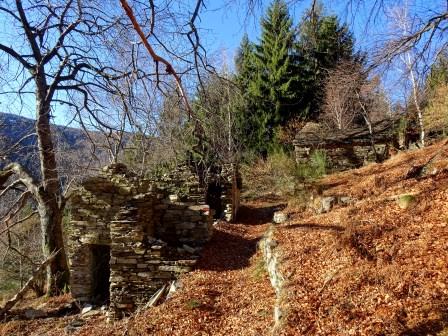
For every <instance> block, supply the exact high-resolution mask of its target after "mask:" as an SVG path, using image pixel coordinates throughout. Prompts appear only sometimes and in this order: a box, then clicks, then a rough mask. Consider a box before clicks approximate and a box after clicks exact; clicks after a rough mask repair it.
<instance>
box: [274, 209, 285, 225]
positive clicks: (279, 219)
mask: <svg viewBox="0 0 448 336" xmlns="http://www.w3.org/2000/svg"><path fill="white" fill-rule="evenodd" d="M272 220H273V222H274V223H276V224H281V223H284V222H286V221H287V220H288V215H287V214H285V213H284V212H281V211H277V212H274V217H273V219H272Z"/></svg>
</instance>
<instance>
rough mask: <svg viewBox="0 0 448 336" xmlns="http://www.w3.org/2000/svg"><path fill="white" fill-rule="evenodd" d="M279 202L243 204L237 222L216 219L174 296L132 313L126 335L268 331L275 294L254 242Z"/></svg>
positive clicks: (236, 333)
mask: <svg viewBox="0 0 448 336" xmlns="http://www.w3.org/2000/svg"><path fill="white" fill-rule="evenodd" d="M277 206H278V204H272V203H264V202H262V203H260V202H257V203H249V204H245V205H243V206H242V207H241V211H240V213H239V217H238V221H237V223H232V224H229V223H220V224H218V225H217V226H216V227H215V232H214V236H213V239H212V241H211V242H210V243H209V244H208V246H207V248H206V249H205V250H204V252H203V254H202V256H201V259H200V261H199V263H198V267H197V269H196V271H194V272H192V273H189V274H186V275H185V276H184V278H183V279H182V289H181V291H179V293H178V295H176V296H174V297H173V298H172V299H171V300H169V301H168V302H166V303H165V304H163V305H161V306H159V307H157V308H155V309H152V310H150V311H148V312H147V313H145V314H142V317H141V318H139V317H138V318H136V319H135V320H134V321H133V327H132V328H130V329H129V331H130V332H129V334H130V335H132V331H133V330H135V331H137V330H140V331H144V332H145V333H147V334H150V335H267V334H269V332H270V330H271V328H272V322H273V311H272V309H273V306H274V301H275V293H274V291H273V289H272V287H271V285H270V283H269V280H268V278H267V274H266V272H265V271H264V265H263V262H262V256H261V253H260V252H259V251H257V243H258V242H259V240H260V239H261V238H262V236H263V234H264V233H265V232H266V230H267V228H268V225H269V223H270V222H271V219H272V214H273V212H274V211H275V209H276V208H277ZM136 334H138V333H136Z"/></svg>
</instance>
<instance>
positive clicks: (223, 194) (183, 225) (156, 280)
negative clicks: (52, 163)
mask: <svg viewBox="0 0 448 336" xmlns="http://www.w3.org/2000/svg"><path fill="white" fill-rule="evenodd" d="M240 187H241V179H240V177H239V175H238V172H237V170H236V169H235V167H234V166H232V165H228V166H225V167H223V168H222V169H221V170H220V171H219V172H218V173H215V174H210V176H209V178H208V181H207V184H206V186H205V187H204V186H201V183H200V182H199V178H198V176H197V174H194V173H192V171H191V170H190V169H189V168H188V167H187V166H184V167H179V168H178V169H176V170H175V171H174V172H173V173H172V174H170V175H169V176H165V177H164V178H162V179H161V180H159V181H156V182H154V181H151V180H148V179H141V178H138V177H136V176H135V175H133V174H132V173H131V172H129V171H128V170H127V168H126V166H124V165H122V164H114V165H110V166H108V167H105V168H104V169H103V170H102V172H101V173H100V174H99V175H98V176H95V177H90V178H88V179H87V180H86V181H84V182H83V183H82V185H81V186H80V187H79V188H77V189H76V190H75V191H74V192H73V194H72V197H71V222H70V224H71V225H70V228H71V232H70V235H69V242H68V245H69V260H70V272H71V292H72V295H73V298H74V299H76V300H78V301H79V302H81V303H93V304H104V303H109V312H108V314H109V317H110V318H111V319H114V318H121V317H123V316H124V315H126V314H129V313H131V312H132V311H134V310H135V309H136V308H137V307H139V306H141V305H144V304H146V303H147V302H148V300H150V298H151V297H152V296H153V295H154V294H155V293H156V292H157V291H158V290H160V289H161V288H162V287H164V286H166V285H167V284H168V283H169V282H171V281H173V280H175V279H176V278H177V276H178V275H179V274H181V273H184V272H188V271H190V270H191V269H192V268H193V266H194V265H195V263H196V260H197V258H198V252H199V251H200V249H201V247H202V246H203V245H204V244H205V243H207V242H208V241H209V240H210V238H211V235H212V228H213V225H212V224H213V217H215V218H219V217H221V218H224V219H226V220H227V221H232V220H233V219H234V218H235V216H236V213H237V211H238V206H239V192H240Z"/></svg>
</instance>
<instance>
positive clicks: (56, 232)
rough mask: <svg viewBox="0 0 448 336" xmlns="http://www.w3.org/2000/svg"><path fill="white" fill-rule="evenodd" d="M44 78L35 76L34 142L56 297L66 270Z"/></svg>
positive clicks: (45, 240) (44, 237)
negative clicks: (55, 253) (40, 179)
mask: <svg viewBox="0 0 448 336" xmlns="http://www.w3.org/2000/svg"><path fill="white" fill-rule="evenodd" d="M47 94H48V89H47V84H46V81H45V77H44V76H39V75H38V76H36V97H37V99H36V109H37V116H36V119H37V124H36V131H37V135H38V136H37V139H38V149H39V161H40V166H41V174H42V177H41V178H42V185H41V189H40V190H39V198H38V211H39V215H40V223H41V231H42V249H43V254H44V257H45V258H48V257H49V256H50V255H51V254H52V253H53V252H54V251H60V253H58V255H57V256H56V257H55V258H54V259H52V260H51V261H50V263H49V265H48V268H47V279H46V285H47V295H55V294H58V293H59V292H60V291H61V290H63V289H64V288H65V287H66V286H67V285H68V280H69V269H68V263H67V258H66V253H65V249H64V239H63V232H62V215H63V214H62V212H63V206H64V202H63V196H62V191H61V186H60V185H59V176H58V171H57V165H56V155H55V150H54V144H53V139H52V137H51V134H52V133H51V129H50V127H51V126H50V104H49V101H48V97H47Z"/></svg>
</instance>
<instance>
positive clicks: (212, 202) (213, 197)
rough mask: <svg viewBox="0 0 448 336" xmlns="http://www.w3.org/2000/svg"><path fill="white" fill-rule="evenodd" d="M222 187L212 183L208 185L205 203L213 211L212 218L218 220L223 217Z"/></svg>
mask: <svg viewBox="0 0 448 336" xmlns="http://www.w3.org/2000/svg"><path fill="white" fill-rule="evenodd" d="M221 195H222V187H221V184H220V183H217V182H213V183H210V184H209V185H208V188H207V196H206V200H205V201H206V203H207V204H208V205H209V206H210V208H211V209H213V210H215V214H214V218H215V219H220V218H221V217H222V215H223V212H224V209H223V206H222V200H221Z"/></svg>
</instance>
